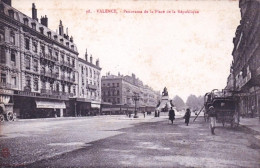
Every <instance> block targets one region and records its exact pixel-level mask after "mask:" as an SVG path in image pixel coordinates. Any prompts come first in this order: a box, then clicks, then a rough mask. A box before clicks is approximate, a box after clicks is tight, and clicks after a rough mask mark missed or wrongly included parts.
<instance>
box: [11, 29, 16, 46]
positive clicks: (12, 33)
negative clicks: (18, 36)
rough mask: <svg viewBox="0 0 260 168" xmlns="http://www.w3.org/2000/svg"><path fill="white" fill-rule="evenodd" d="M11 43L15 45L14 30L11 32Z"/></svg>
mask: <svg viewBox="0 0 260 168" xmlns="http://www.w3.org/2000/svg"><path fill="white" fill-rule="evenodd" d="M10 43H11V44H13V45H15V35H14V32H13V31H11V32H10Z"/></svg>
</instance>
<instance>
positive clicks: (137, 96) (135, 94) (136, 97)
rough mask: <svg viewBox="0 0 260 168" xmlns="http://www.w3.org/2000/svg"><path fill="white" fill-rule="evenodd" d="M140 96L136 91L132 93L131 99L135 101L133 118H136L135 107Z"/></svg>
mask: <svg viewBox="0 0 260 168" xmlns="http://www.w3.org/2000/svg"><path fill="white" fill-rule="evenodd" d="M139 98H140V96H139V95H138V94H137V93H134V95H133V96H132V99H133V100H134V101H135V115H134V118H138V116H137V109H136V102H137V101H139Z"/></svg>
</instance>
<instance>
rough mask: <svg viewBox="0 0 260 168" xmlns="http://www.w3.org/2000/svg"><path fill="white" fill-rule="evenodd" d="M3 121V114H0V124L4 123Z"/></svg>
mask: <svg viewBox="0 0 260 168" xmlns="http://www.w3.org/2000/svg"><path fill="white" fill-rule="evenodd" d="M4 121H5V117H4V115H3V114H0V122H4Z"/></svg>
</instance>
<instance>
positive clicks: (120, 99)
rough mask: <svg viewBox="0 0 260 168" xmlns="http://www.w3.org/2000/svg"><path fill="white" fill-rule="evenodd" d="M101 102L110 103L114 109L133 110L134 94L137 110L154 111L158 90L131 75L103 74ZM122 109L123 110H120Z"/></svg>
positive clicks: (157, 99) (158, 95)
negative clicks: (136, 98) (136, 99)
mask: <svg viewBox="0 0 260 168" xmlns="http://www.w3.org/2000/svg"><path fill="white" fill-rule="evenodd" d="M101 84H102V87H101V88H102V102H105V103H111V104H112V108H115V110H116V111H119V110H120V111H121V112H122V111H125V110H126V109H128V110H131V111H133V110H134V106H135V101H134V96H137V97H138V99H139V100H138V101H137V107H138V109H139V111H154V108H155V107H156V105H157V104H158V101H159V99H160V92H156V91H154V90H153V89H152V88H151V87H149V86H147V85H143V82H142V81H141V80H139V79H138V78H136V77H135V75H134V74H132V76H128V75H126V76H123V75H120V74H118V76H116V75H110V74H109V73H108V74H107V75H106V76H103V77H102V79H101ZM122 109H124V110H122Z"/></svg>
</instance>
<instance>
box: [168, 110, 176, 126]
mask: <svg viewBox="0 0 260 168" xmlns="http://www.w3.org/2000/svg"><path fill="white" fill-rule="evenodd" d="M169 120H171V122H172V124H173V120H175V112H174V110H173V109H172V107H171V109H170V111H169Z"/></svg>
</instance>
